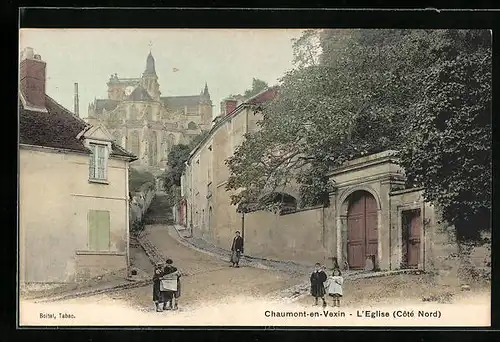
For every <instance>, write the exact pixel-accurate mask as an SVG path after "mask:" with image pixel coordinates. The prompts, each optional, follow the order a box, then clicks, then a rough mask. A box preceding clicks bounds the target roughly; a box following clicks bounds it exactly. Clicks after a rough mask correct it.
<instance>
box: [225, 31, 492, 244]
mask: <svg viewBox="0 0 500 342" xmlns="http://www.w3.org/2000/svg"><path fill="white" fill-rule="evenodd" d="M313 33H314V34H313ZM315 35H316V36H319V37H320V43H321V55H320V57H319V60H318V61H317V63H316V62H314V63H311V59H310V58H309V59H308V55H307V54H305V53H304V51H307V49H311V46H310V42H311V39H312V37H313V36H315ZM304 37H305V38H304V39H299V40H297V41H295V43H294V50H295V52H296V53H295V60H296V62H297V63H300V66H299V67H298V68H296V69H294V70H292V71H290V72H288V73H287V74H285V75H284V76H283V78H282V80H281V86H280V90H279V94H278V96H277V97H276V98H275V100H273V101H272V102H271V103H270V104H269V105H268V106H267V107H266V108H264V109H263V110H262V116H263V119H262V121H261V122H260V123H259V125H260V130H259V131H258V132H256V133H253V134H251V135H247V137H246V138H247V139H246V140H245V141H244V143H243V144H242V145H241V146H240V147H239V148H238V149H237V150H236V152H235V154H234V156H233V157H231V158H229V159H228V160H227V164H228V166H229V169H230V171H231V176H230V178H229V181H228V184H227V189H228V190H231V191H235V192H236V193H235V194H234V195H233V196H232V201H233V204H241V203H247V204H248V203H251V202H255V201H258V199H259V198H260V197H261V195H262V194H263V193H265V192H270V191H272V190H273V189H276V188H277V187H278V186H283V185H286V184H287V183H289V182H290V180H291V179H294V180H296V181H298V183H299V184H300V190H301V201H302V205H303V206H307V205H313V204H321V203H323V204H327V199H328V191H329V190H330V189H331V187H332V186H334V184H330V183H329V179H328V177H327V176H326V174H327V172H328V171H329V170H330V169H331V168H332V167H335V166H339V165H341V164H342V163H343V162H345V161H346V160H349V159H353V158H356V157H359V156H362V155H367V154H371V153H375V152H379V151H382V150H385V149H396V150H400V151H401V161H402V165H403V166H404V167H405V169H406V170H407V176H408V179H409V182H411V183H413V184H419V185H423V186H424V196H425V198H426V200H428V201H432V202H434V203H436V204H438V205H439V207H440V209H441V210H442V212H443V214H444V218H445V219H446V220H447V221H448V222H449V223H451V224H454V225H456V227H457V230H460V229H461V228H460V227H466V228H465V230H468V231H473V230H474V228H476V227H477V225H472V224H470V223H471V222H474V219H473V218H474V217H475V218H478V219H479V218H480V217H482V218H483V221H482V222H484V218H486V217H488V215H487V214H488V213H489V211H490V207H491V204H490V198H489V196H490V194H491V190H490V188H489V183H490V182H491V145H490V144H489V140H490V138H491V123H490V122H489V113H490V111H491V70H490V65H491V51H490V49H491V48H490V44H491V36H490V35H489V32H488V31H453V30H432V31H431V30H347V31H342V32H341V34H340V33H339V31H338V30H323V31H309V32H306V34H305V36H304ZM304 44H305V45H304ZM463 166H465V167H463ZM478 190H479V191H478ZM464 222H465V223H464ZM467 223H469V224H467ZM461 235H463V234H461Z"/></svg>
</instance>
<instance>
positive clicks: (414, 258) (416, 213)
mask: <svg viewBox="0 0 500 342" xmlns="http://www.w3.org/2000/svg"><path fill="white" fill-rule="evenodd" d="M407 227H408V233H407V236H408V241H407V264H408V267H418V263H419V261H420V232H421V222H420V210H413V211H411V214H410V217H409V218H408V225H407Z"/></svg>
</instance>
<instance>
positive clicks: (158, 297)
mask: <svg viewBox="0 0 500 342" xmlns="http://www.w3.org/2000/svg"><path fill="white" fill-rule="evenodd" d="M157 270H158V271H160V272H159V273H156V271H157ZM162 276H163V270H161V269H156V268H155V270H154V275H153V301H154V302H163V296H162V294H161V291H160V278H161V277H162Z"/></svg>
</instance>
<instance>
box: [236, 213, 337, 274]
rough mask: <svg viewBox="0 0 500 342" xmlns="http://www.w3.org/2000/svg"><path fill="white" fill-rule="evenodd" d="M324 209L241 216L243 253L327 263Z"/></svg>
mask: <svg viewBox="0 0 500 342" xmlns="http://www.w3.org/2000/svg"><path fill="white" fill-rule="evenodd" d="M324 217H325V216H324V209H323V208H314V209H309V210H304V211H298V212H295V213H292V214H286V215H279V214H274V213H271V212H268V211H256V212H252V213H247V214H245V219H244V220H245V254H248V255H252V256H258V257H264V258H270V259H278V260H293V261H298V262H303V263H310V264H314V263H316V262H320V263H323V264H327V263H328V260H329V259H328V258H329V257H331V255H329V253H328V252H327V248H326V243H327V240H326V235H325V226H324V223H325V222H324ZM228 241H229V242H230V241H231V240H228Z"/></svg>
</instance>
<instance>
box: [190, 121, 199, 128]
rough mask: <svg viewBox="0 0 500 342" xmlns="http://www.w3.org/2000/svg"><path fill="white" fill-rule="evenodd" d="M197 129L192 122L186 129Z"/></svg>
mask: <svg viewBox="0 0 500 342" xmlns="http://www.w3.org/2000/svg"><path fill="white" fill-rule="evenodd" d="M197 128H198V126H197V125H196V124H195V123H194V122H193V121H191V122H190V123H188V129H197Z"/></svg>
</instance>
